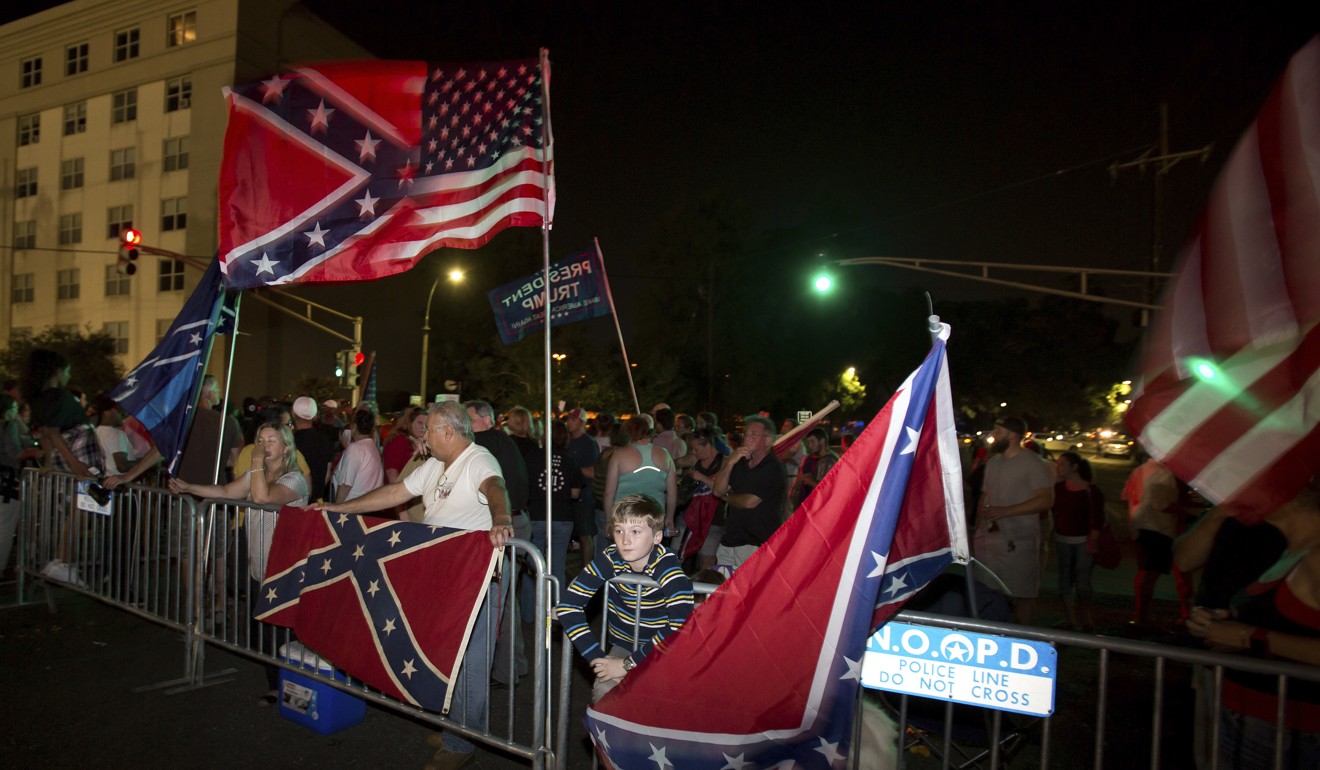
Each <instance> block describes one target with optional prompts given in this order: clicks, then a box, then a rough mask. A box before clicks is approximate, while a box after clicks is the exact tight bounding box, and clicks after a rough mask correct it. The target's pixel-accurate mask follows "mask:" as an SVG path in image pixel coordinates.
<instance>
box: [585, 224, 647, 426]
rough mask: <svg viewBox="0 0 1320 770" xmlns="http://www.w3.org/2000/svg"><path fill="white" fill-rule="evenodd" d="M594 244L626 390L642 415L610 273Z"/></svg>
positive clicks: (598, 243) (602, 253)
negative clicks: (626, 376) (616, 339)
mask: <svg viewBox="0 0 1320 770" xmlns="http://www.w3.org/2000/svg"><path fill="white" fill-rule="evenodd" d="M592 240H593V241H595V243H596V257H597V258H598V259H599V260H600V274H601V276H602V277H604V279H605V298H606V299H607V300H609V303H610V315H611V316H613V317H614V331H615V332H617V333H618V335H619V350H621V351H623V371H624V372H626V373H627V374H628V390H630V391H632V399H633V409H634V410H635V413H636V414H641V413H642V405H641V404H640V403H639V402H638V401H637V385H636V384H635V383H634V382H633V376H632V364H630V363H628V346H627V345H625V344H623V327H621V326H619V311H617V310H615V309H614V290H613V289H611V288H610V273H609V271H608V270H606V269H605V254H604V252H602V251H601V250H600V238H593V239H592Z"/></svg>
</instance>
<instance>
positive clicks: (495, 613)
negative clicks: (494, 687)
mask: <svg viewBox="0 0 1320 770" xmlns="http://www.w3.org/2000/svg"><path fill="white" fill-rule="evenodd" d="M511 574H513V573H512V572H511V571H510V569H509V565H508V564H507V563H506V564H505V565H504V571H503V573H502V576H501V578H500V579H499V582H498V583H494V584H492V585H491V587H490V591H489V592H488V593H487V595H486V600H485V601H484V602H482V603H481V610H480V611H479V612H478V613H477V621H476V623H474V624H473V626H472V635H471V636H470V637H469V638H468V646H467V651H466V652H465V653H464V654H463V662H462V663H461V664H460V665H459V667H458V675H457V676H455V677H454V681H453V682H451V683H450V685H449V686H450V687H451V688H452V689H453V691H454V697H453V699H452V700H450V703H449V714H448V715H447V716H448V717H449V719H450V720H452V721H454V722H457V723H459V724H461V725H463V726H464V727H470V728H472V729H473V730H480V731H485V730H486V729H487V727H488V725H489V714H488V712H487V709H486V700H487V698H488V697H489V696H490V665H491V661H492V660H494V652H493V651H492V649H491V644H492V642H493V641H494V639H493V638H492V636H491V632H492V631H493V630H494V628H495V625H496V624H497V623H498V621H499V617H500V612H499V609H500V608H502V607H503V606H504V597H505V594H506V593H507V592H508V587H509V575H511ZM444 746H445V748H446V749H448V750H449V751H456V752H459V753H462V754H467V753H468V752H471V751H473V750H475V749H476V746H475V745H474V744H473V743H472V742H471V741H469V740H467V739H465V738H462V737H461V736H459V735H457V734H455V733H452V732H449V731H445V733H444Z"/></svg>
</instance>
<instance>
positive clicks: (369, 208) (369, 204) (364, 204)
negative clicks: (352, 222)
mask: <svg viewBox="0 0 1320 770" xmlns="http://www.w3.org/2000/svg"><path fill="white" fill-rule="evenodd" d="M379 200H380V198H373V197H371V191H370V190H367V191H366V192H365V193H363V195H362V197H361V198H358V199H357V200H355V201H353V202H354V203H356V204H357V205H358V216H359V217H374V216H376V202H377V201H379Z"/></svg>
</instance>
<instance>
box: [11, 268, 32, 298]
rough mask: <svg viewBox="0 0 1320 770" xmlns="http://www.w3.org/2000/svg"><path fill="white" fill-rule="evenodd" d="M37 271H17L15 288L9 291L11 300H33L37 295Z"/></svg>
mask: <svg viewBox="0 0 1320 770" xmlns="http://www.w3.org/2000/svg"><path fill="white" fill-rule="evenodd" d="M34 286H36V274H35V273H16V274H15V275H14V289H13V291H11V292H10V293H9V299H10V301H12V302H14V303H15V304H18V303H19V302H32V301H33V300H34V299H35V298H36V295H37V292H36V289H35V288H33V287H34Z"/></svg>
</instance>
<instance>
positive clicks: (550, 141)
mask: <svg viewBox="0 0 1320 770" xmlns="http://www.w3.org/2000/svg"><path fill="white" fill-rule="evenodd" d="M541 103H542V104H543V105H544V108H545V113H544V114H545V121H544V122H543V123H541V178H542V179H544V180H545V182H544V186H543V187H542V195H543V197H544V201H545V212H544V213H543V214H542V215H541V282H542V284H543V285H542V287H541V291H542V296H543V297H544V300H545V301H544V303H543V304H542V307H543V308H544V310H545V350H544V359H545V360H544V361H543V363H544V365H545V412H544V416H545V417H544V420H543V421H542V422H543V423H544V425H545V478H546V485H545V572H546V575H547V576H548V575H553V574H554V563H553V557H552V556H551V554H553V553H554V534H553V532H552V531H551V527H550V520H551V517H550V514H551V511H550V507H551V504H552V500H553V494H552V493H553V491H554V486H555V485H554V483H553V481H551V479H550V474H551V473H553V472H554V466H553V465H551V449H552V447H551V445H550V436H551V433H552V430H553V429H552V427H551V425H550V417H551V414H552V411H551V407H552V406H553V401H552V397H551V393H550V385H551V382H550V374H551V372H550V354H551V350H550V296H551V292H550V226H551V221H550V217H551V208H552V205H553V203H554V200H553V199H554V189H553V188H554V176H553V173H554V167H553V165H552V164H551V162H550V154H551V152H553V147H554V132H552V131H551V130H550V51H549V49H547V48H542V49H541ZM548 595H549V592H547V596H548ZM547 606H548V603H547ZM552 615H554V612H553V611H549V610H547V612H546V615H545V617H544V618H539V619H538V622H540V623H543V624H544V625H545V650H546V652H547V655H546V672H545V677H546V681H547V682H553V681H554V678H553V671H552V669H553V664H552V663H551V661H550V656H549V654H548V652H549V650H550V638H551V637H550V627H551V616H552ZM514 622H515V623H516V622H517V619H516V618H515V619H514ZM537 684H538V685H539V684H540V683H539V682H538V683H537ZM553 724H554V722H553V721H552V718H551V713H550V704H549V702H548V701H547V703H546V710H545V724H544V725H543V726H542V729H544V730H545V733H544V735H545V736H547V737H549V735H550V727H551V725H553Z"/></svg>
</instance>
